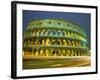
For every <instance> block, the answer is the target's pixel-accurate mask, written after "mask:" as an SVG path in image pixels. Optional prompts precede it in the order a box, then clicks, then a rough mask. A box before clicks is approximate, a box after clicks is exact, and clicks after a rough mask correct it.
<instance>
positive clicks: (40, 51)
mask: <svg viewBox="0 0 100 80" xmlns="http://www.w3.org/2000/svg"><path fill="white" fill-rule="evenodd" d="M87 44H88V41H87V35H86V33H85V31H84V30H83V29H82V28H81V26H79V25H77V24H75V23H72V22H70V21H67V20H63V19H38V20H33V21H31V22H30V23H29V25H28V27H27V30H26V32H25V34H24V40H23V51H24V55H34V56H89V55H90V53H89V49H88V46H87Z"/></svg>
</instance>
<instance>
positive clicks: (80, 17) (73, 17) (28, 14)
mask: <svg viewBox="0 0 100 80" xmlns="http://www.w3.org/2000/svg"><path fill="white" fill-rule="evenodd" d="M47 18H62V19H65V20H70V21H72V22H74V23H76V24H78V25H80V26H81V27H82V28H83V29H84V30H85V32H86V34H87V36H88V41H89V44H90V43H91V41H90V34H91V33H90V32H91V31H90V28H91V27H90V26H91V25H90V24H91V23H90V20H91V15H90V14H88V13H70V12H51V11H33V10H32V11H31V10H23V32H24V31H25V30H26V27H27V26H28V23H29V22H30V21H32V20H33V19H47Z"/></svg>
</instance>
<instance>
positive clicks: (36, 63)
mask: <svg viewBox="0 0 100 80" xmlns="http://www.w3.org/2000/svg"><path fill="white" fill-rule="evenodd" d="M90 65H91V61H90V57H86V58H64V59H25V60H23V69H39V68H59V67H83V66H90Z"/></svg>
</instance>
